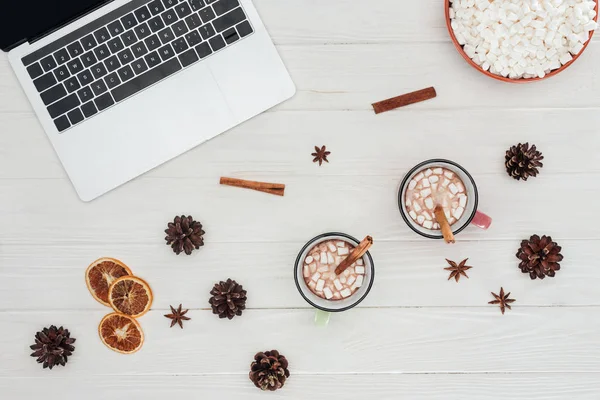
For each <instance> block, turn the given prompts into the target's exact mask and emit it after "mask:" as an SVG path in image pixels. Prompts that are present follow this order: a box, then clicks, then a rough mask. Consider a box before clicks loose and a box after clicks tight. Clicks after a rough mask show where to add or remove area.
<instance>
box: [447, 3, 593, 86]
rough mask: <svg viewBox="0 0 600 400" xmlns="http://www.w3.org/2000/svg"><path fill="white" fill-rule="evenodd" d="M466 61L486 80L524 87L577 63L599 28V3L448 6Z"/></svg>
mask: <svg viewBox="0 0 600 400" xmlns="http://www.w3.org/2000/svg"><path fill="white" fill-rule="evenodd" d="M445 4H446V23H447V25H448V32H449V33H450V37H451V38H452V41H453V42H454V46H455V47H456V49H457V50H458V51H459V53H460V54H461V55H462V56H463V58H464V59H465V60H466V61H467V62H468V63H469V64H471V66H473V67H474V68H476V69H477V70H479V71H480V72H482V73H484V74H485V75H487V76H489V77H491V78H494V79H498V80H501V81H504V82H514V83H525V82H532V81H539V80H542V79H546V78H549V77H551V76H554V75H557V74H558V73H560V72H562V71H563V70H565V69H566V68H568V67H569V66H570V65H571V64H573V63H574V62H575V60H577V58H578V57H579V56H580V55H581V54H582V53H583V51H584V50H585V48H586V47H587V45H588V44H589V43H590V40H591V38H592V35H593V34H594V30H595V29H596V28H597V27H598V23H597V21H598V0H445Z"/></svg>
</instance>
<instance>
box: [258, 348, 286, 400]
mask: <svg viewBox="0 0 600 400" xmlns="http://www.w3.org/2000/svg"><path fill="white" fill-rule="evenodd" d="M289 377H290V371H288V361H287V360H286V358H285V357H284V356H282V355H281V354H279V352H278V351H277V350H271V351H265V352H264V353H256V355H255V356H254V361H253V362H252V364H251V365H250V380H251V381H252V382H254V385H255V386H256V387H257V388H259V389H261V390H270V391H275V390H277V389H281V388H282V387H283V385H284V384H285V380H286V379H287V378H289Z"/></svg>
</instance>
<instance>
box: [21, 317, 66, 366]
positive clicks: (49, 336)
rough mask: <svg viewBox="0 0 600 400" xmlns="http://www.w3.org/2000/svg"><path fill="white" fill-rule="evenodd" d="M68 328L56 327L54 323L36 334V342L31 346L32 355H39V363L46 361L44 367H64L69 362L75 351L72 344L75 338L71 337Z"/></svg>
mask: <svg viewBox="0 0 600 400" xmlns="http://www.w3.org/2000/svg"><path fill="white" fill-rule="evenodd" d="M70 335H71V334H70V333H69V330H68V329H63V327H62V326H61V327H60V328H56V326H54V325H52V326H51V327H50V328H44V329H42V331H41V332H38V333H36V334H35V344H34V345H32V346H30V348H31V350H35V351H34V352H33V353H31V357H37V358H38V359H37V362H38V363H44V368H50V369H52V368H53V367H55V366H56V365H62V366H63V367H64V366H65V364H66V363H67V361H68V359H67V357H69V356H70V355H72V354H73V351H75V347H74V346H72V344H73V343H75V339H74V338H71V337H70Z"/></svg>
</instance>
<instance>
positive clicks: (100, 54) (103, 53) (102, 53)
mask: <svg viewBox="0 0 600 400" xmlns="http://www.w3.org/2000/svg"><path fill="white" fill-rule="evenodd" d="M94 54H95V55H96V58H98V60H99V61H102V60H104V59H105V58H107V57H108V56H110V50H108V46H107V45H105V44H103V45H101V46H99V47H96V48H95V49H94Z"/></svg>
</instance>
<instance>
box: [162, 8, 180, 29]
mask: <svg viewBox="0 0 600 400" xmlns="http://www.w3.org/2000/svg"><path fill="white" fill-rule="evenodd" d="M162 19H163V21H165V25H171V24H174V23H175V22H177V13H175V11H173V9H172V8H171V9H168V10H167V11H165V12H164V13H162Z"/></svg>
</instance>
